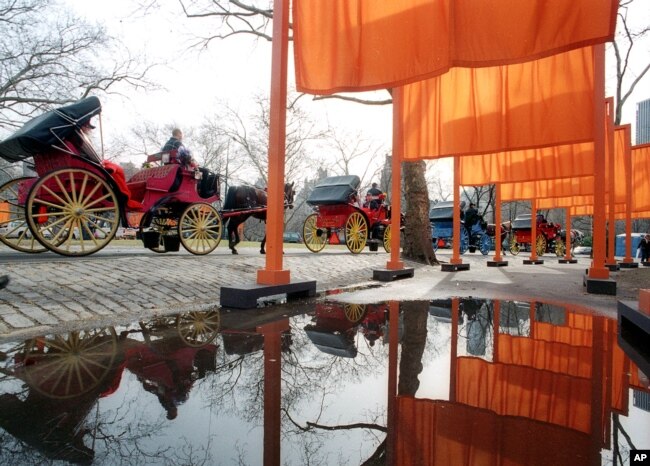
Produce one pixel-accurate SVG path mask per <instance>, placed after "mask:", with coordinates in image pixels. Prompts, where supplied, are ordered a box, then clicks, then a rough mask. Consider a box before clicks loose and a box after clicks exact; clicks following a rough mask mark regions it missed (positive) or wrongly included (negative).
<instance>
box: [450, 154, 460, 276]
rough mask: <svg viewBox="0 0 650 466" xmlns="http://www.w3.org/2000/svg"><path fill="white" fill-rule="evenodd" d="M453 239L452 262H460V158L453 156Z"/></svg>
mask: <svg viewBox="0 0 650 466" xmlns="http://www.w3.org/2000/svg"><path fill="white" fill-rule="evenodd" d="M453 192H454V240H453V241H452V254H451V260H450V261H449V262H451V263H452V264H462V263H463V260H462V259H461V258H460V159H459V158H458V156H454V191H453Z"/></svg>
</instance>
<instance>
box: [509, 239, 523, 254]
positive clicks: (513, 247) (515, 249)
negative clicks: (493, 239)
mask: <svg viewBox="0 0 650 466" xmlns="http://www.w3.org/2000/svg"><path fill="white" fill-rule="evenodd" d="M509 249H510V253H511V254H512V255H513V256H516V255H517V254H519V251H520V250H521V248H520V247H519V243H518V242H517V237H516V236H512V237H511V238H510V248H509Z"/></svg>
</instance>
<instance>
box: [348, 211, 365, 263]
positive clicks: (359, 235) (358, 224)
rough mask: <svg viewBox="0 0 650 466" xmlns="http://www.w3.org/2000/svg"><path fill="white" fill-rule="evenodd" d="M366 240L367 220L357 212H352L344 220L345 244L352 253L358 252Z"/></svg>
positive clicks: (363, 246) (361, 249)
mask: <svg viewBox="0 0 650 466" xmlns="http://www.w3.org/2000/svg"><path fill="white" fill-rule="evenodd" d="M367 240H368V222H366V219H365V218H364V216H363V215H361V213H359V212H352V213H351V214H350V216H349V217H348V219H347V220H346V221H345V244H346V246H347V247H348V249H349V250H350V252H351V253H353V254H359V253H360V252H361V251H363V248H365V247H366V241H367Z"/></svg>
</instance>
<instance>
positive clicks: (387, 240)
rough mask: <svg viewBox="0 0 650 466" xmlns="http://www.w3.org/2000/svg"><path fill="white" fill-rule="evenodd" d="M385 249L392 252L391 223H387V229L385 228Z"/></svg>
mask: <svg viewBox="0 0 650 466" xmlns="http://www.w3.org/2000/svg"><path fill="white" fill-rule="evenodd" d="M383 243H384V250H385V251H386V252H390V225H386V229H385V230H384V240H383Z"/></svg>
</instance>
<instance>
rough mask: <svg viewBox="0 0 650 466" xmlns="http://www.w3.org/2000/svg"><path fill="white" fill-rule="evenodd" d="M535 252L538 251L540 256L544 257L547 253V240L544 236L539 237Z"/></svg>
mask: <svg viewBox="0 0 650 466" xmlns="http://www.w3.org/2000/svg"><path fill="white" fill-rule="evenodd" d="M535 251H537V255H538V256H543V255H544V253H545V252H546V238H545V237H544V235H542V234H539V235H537V241H535Z"/></svg>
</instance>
